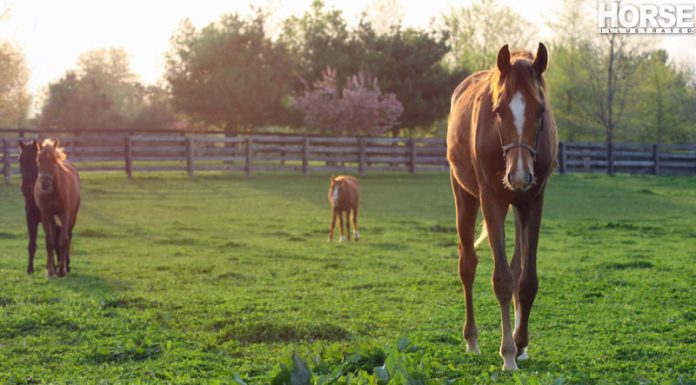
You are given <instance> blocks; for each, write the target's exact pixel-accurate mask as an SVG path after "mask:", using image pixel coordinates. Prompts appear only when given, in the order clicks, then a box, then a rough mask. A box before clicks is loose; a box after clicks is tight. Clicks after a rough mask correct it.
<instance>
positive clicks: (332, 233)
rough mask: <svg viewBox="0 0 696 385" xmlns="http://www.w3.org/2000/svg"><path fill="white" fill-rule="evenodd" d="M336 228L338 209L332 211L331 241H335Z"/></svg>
mask: <svg viewBox="0 0 696 385" xmlns="http://www.w3.org/2000/svg"><path fill="white" fill-rule="evenodd" d="M335 228H336V210H332V211H331V226H329V242H331V241H333V236H334V229H335Z"/></svg>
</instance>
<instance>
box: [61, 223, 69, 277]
mask: <svg viewBox="0 0 696 385" xmlns="http://www.w3.org/2000/svg"><path fill="white" fill-rule="evenodd" d="M60 223H61V225H60V230H59V234H60V235H59V237H58V276H59V277H63V276H65V274H67V270H68V268H67V265H68V251H69V250H68V249H69V248H70V230H69V226H70V225H69V223H68V216H67V215H61V218H60Z"/></svg>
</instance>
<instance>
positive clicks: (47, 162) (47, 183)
mask: <svg viewBox="0 0 696 385" xmlns="http://www.w3.org/2000/svg"><path fill="white" fill-rule="evenodd" d="M63 160H65V153H64V152H63V149H61V148H60V147H58V140H56V141H52V140H50V139H46V140H44V142H43V144H42V145H41V150H40V151H39V156H38V163H39V174H38V177H39V181H38V182H39V187H40V190H41V192H44V193H51V192H53V178H54V177H55V174H56V169H57V168H58V167H59V166H58V164H59V163H60V162H61V161H63Z"/></svg>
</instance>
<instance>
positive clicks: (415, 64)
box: [356, 22, 466, 136]
mask: <svg viewBox="0 0 696 385" xmlns="http://www.w3.org/2000/svg"><path fill="white" fill-rule="evenodd" d="M447 38H448V35H447V33H446V32H428V31H423V30H419V29H413V28H408V29H401V28H399V27H395V28H392V29H391V30H390V31H389V32H388V33H385V34H378V33H377V32H376V31H374V30H373V29H372V25H371V24H370V23H368V22H362V23H361V24H360V26H359V28H358V30H357V31H356V41H357V42H358V43H359V47H360V51H359V52H360V55H358V58H360V67H361V68H366V69H368V70H369V71H370V72H371V73H373V74H375V76H376V77H377V78H379V81H380V87H381V88H382V89H383V90H384V91H385V92H391V93H394V94H395V95H396V97H397V98H398V99H399V101H400V102H401V103H402V104H403V107H404V114H403V115H402V117H401V119H400V123H399V124H398V125H396V126H394V127H393V128H392V134H393V135H394V136H397V135H398V134H399V131H400V130H402V129H404V128H412V129H414V128H418V127H428V126H430V125H431V124H433V122H435V121H437V120H438V119H442V118H443V117H445V116H446V115H447V112H448V111H449V107H450V106H449V103H450V97H451V95H452V91H453V90H454V88H455V87H456V86H457V84H458V83H459V82H460V81H461V80H463V79H464V77H465V76H466V72H465V71H463V70H461V69H454V70H451V71H450V70H448V69H447V68H446V67H445V66H444V65H443V63H442V61H443V58H444V57H445V55H447V53H448V52H449V47H448V45H447Z"/></svg>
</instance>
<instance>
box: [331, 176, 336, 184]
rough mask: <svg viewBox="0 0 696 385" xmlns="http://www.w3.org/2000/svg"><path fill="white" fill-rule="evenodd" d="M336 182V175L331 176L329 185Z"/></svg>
mask: <svg viewBox="0 0 696 385" xmlns="http://www.w3.org/2000/svg"><path fill="white" fill-rule="evenodd" d="M335 181H336V175H331V183H333V182H335Z"/></svg>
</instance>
